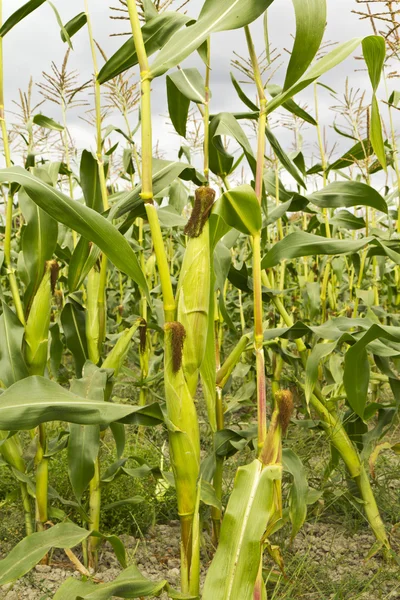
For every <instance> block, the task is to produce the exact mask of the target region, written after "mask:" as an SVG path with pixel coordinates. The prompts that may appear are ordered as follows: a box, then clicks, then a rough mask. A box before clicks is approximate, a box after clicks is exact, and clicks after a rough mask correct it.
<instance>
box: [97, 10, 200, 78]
mask: <svg viewBox="0 0 400 600" xmlns="http://www.w3.org/2000/svg"><path fill="white" fill-rule="evenodd" d="M190 20H191V19H190V17H188V16H186V15H183V14H181V13H179V12H165V13H162V14H160V15H157V16H155V17H154V18H152V19H151V20H150V21H148V22H147V23H145V25H143V28H142V35H143V40H144V44H145V48H146V53H147V56H151V55H152V54H154V53H155V52H157V50H159V49H160V48H162V47H163V46H164V45H165V44H166V43H167V42H168V40H169V39H170V38H171V36H172V35H173V34H174V33H175V32H177V31H179V30H180V29H182V27H184V26H185V25H186V24H187V23H188V22H189V21H190ZM137 64H138V59H137V54H136V50H135V45H134V43H133V38H132V37H130V38H129V39H128V40H127V41H126V42H125V43H124V44H123V46H121V48H120V49H119V50H117V52H116V53H115V54H113V56H112V57H111V58H110V59H109V60H108V61H107V62H106V64H105V65H104V66H103V67H102V69H100V72H99V75H98V80H99V82H100V83H106V82H107V81H109V80H110V79H113V78H114V77H116V76H117V75H119V74H120V73H123V72H124V71H126V70H127V69H130V68H131V67H134V66H135V65H137Z"/></svg>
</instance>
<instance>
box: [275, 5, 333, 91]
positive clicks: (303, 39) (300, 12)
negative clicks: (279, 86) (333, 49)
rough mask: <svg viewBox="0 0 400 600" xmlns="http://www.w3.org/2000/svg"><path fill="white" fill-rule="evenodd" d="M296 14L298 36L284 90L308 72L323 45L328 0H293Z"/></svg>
mask: <svg viewBox="0 0 400 600" xmlns="http://www.w3.org/2000/svg"><path fill="white" fill-rule="evenodd" d="M292 2H293V5H294V10H295V14H296V37H295V40H294V46H293V50H292V53H291V55H290V60H289V65H288V68H287V71H286V77H285V83H284V86H283V89H284V90H287V89H289V88H290V87H291V86H292V85H294V84H295V83H296V82H297V81H298V80H299V79H300V77H301V76H302V75H304V73H305V72H306V70H307V69H308V67H309V66H310V64H311V63H312V61H313V59H314V57H315V55H316V54H317V52H318V49H319V47H320V45H321V42H322V38H323V35H324V31H325V24H326V0H292Z"/></svg>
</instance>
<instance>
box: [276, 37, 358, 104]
mask: <svg viewBox="0 0 400 600" xmlns="http://www.w3.org/2000/svg"><path fill="white" fill-rule="evenodd" d="M361 41H362V39H361V38H354V39H352V40H350V41H348V42H344V43H343V44H340V45H339V46H337V47H336V48H335V49H334V50H331V51H330V52H328V54H326V55H325V56H324V57H323V58H321V59H320V60H318V61H317V62H316V63H315V64H314V65H312V67H311V68H310V69H308V71H307V72H306V73H305V74H304V75H303V76H302V77H300V79H299V80H298V81H297V82H296V83H295V84H294V85H292V86H290V87H289V88H288V89H287V90H284V91H283V92H282V94H279V95H278V96H275V98H273V99H272V100H271V101H270V102H268V104H267V109H266V110H267V114H270V113H271V112H273V111H274V110H276V109H277V108H278V107H279V106H282V104H284V102H287V100H289V99H290V98H293V96H295V95H296V94H298V93H299V92H301V90H304V88H306V87H308V86H309V85H310V84H311V83H313V82H314V81H316V80H317V79H318V78H319V77H321V75H324V73H326V72H327V71H330V70H331V69H333V67H336V66H337V65H338V64H340V63H341V62H342V61H344V60H345V59H346V58H347V57H348V56H349V55H350V54H351V53H352V52H353V51H354V50H355V49H356V48H357V46H359V44H360V43H361Z"/></svg>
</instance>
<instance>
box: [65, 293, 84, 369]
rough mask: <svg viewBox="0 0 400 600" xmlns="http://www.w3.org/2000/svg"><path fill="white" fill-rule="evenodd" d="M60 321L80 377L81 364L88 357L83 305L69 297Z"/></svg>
mask: <svg viewBox="0 0 400 600" xmlns="http://www.w3.org/2000/svg"><path fill="white" fill-rule="evenodd" d="M61 323H62V327H63V331H64V335H65V340H66V344H67V348H68V349H69V350H70V352H71V353H72V356H73V357H74V361H75V373H76V376H77V377H81V375H82V369H83V365H84V364H85V362H86V361H87V359H88V358H89V352H88V347H87V339H86V326H85V312H84V310H83V307H82V306H81V305H79V304H78V303H76V302H72V301H71V300H70V299H69V301H68V302H67V303H66V304H65V306H64V308H63V310H62V313H61Z"/></svg>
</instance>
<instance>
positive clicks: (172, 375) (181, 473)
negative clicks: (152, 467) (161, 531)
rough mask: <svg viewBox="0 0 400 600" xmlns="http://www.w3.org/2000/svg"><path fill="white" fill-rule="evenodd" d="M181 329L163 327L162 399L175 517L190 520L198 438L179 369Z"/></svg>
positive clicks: (197, 467)
mask: <svg viewBox="0 0 400 600" xmlns="http://www.w3.org/2000/svg"><path fill="white" fill-rule="evenodd" d="M182 337H183V338H184V329H183V327H182V325H181V324H180V323H167V324H166V326H165V399H166V405H167V427H168V433H169V444H170V458H171V464H172V469H173V472H174V476H175V485H176V492H177V502H178V513H179V515H180V516H181V517H188V516H192V515H193V514H194V512H195V508H196V495H197V480H198V477H199V472H200V434H199V426H198V419H197V413H196V407H195V405H194V402H193V398H192V395H191V393H190V391H189V388H188V386H187V383H186V380H185V376H184V373H183V369H182V368H181V364H179V363H180V356H179V352H180V351H181V350H182V341H183V340H182Z"/></svg>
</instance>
